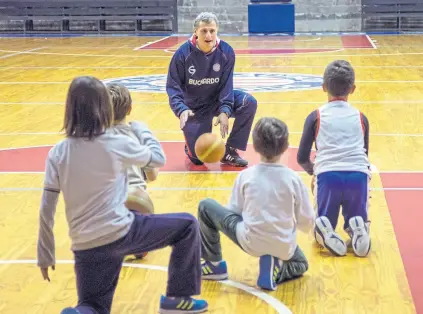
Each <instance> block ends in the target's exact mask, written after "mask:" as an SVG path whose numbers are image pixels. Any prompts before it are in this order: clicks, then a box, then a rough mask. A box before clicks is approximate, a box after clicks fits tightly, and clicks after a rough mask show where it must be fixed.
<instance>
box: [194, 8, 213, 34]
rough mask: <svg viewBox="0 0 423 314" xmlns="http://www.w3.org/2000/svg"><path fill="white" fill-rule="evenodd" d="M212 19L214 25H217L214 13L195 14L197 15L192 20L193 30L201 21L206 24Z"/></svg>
mask: <svg viewBox="0 0 423 314" xmlns="http://www.w3.org/2000/svg"><path fill="white" fill-rule="evenodd" d="M213 21H214V22H215V23H216V26H217V25H218V20H217V17H216V15H214V14H213V13H210V12H201V13H200V14H198V15H197V17H196V18H195V20H194V30H196V29H197V28H198V27H199V26H200V23H201V22H204V23H206V24H210V23H213Z"/></svg>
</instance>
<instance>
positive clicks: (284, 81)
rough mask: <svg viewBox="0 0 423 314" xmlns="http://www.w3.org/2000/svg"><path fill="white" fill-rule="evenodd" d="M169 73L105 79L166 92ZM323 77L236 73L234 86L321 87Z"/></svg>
mask: <svg viewBox="0 0 423 314" xmlns="http://www.w3.org/2000/svg"><path fill="white" fill-rule="evenodd" d="M166 78H167V75H164V74H158V75H140V76H131V77H122V78H114V79H107V80H103V82H105V83H120V84H123V85H125V86H126V87H128V89H129V90H130V91H131V92H159V93H165V92H166ZM322 82H323V79H322V78H321V77H320V76H317V75H309V74H295V73H253V72H242V73H234V88H236V89H240V90H243V91H246V92H283V91H296V90H309V89H319V88H321V86H322Z"/></svg>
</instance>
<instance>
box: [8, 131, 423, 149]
mask: <svg viewBox="0 0 423 314" xmlns="http://www.w3.org/2000/svg"><path fill="white" fill-rule="evenodd" d="M181 132H182V131H172V130H155V131H154V132H153V133H155V134H182V133H181ZM289 133H290V134H299V135H301V134H303V132H302V131H290V132H289ZM64 134H65V133H63V132H8V133H0V136H33V135H64ZM250 134H251V133H250ZM370 136H382V137H423V133H370ZM160 142H164V141H160ZM175 142H178V141H175ZM248 144H252V143H250V142H248ZM6 149H7V148H6ZM0 150H2V149H0Z"/></svg>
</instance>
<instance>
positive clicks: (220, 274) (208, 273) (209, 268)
mask: <svg viewBox="0 0 423 314" xmlns="http://www.w3.org/2000/svg"><path fill="white" fill-rule="evenodd" d="M201 278H202V279H204V280H225V279H228V267H227V265H226V262H225V261H221V262H220V263H219V265H217V266H215V265H213V263H212V262H210V261H204V262H202V263H201Z"/></svg>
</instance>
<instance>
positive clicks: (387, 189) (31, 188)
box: [0, 171, 423, 192]
mask: <svg viewBox="0 0 423 314" xmlns="http://www.w3.org/2000/svg"><path fill="white" fill-rule="evenodd" d="M296 172H297V173H298V172H299V171H296ZM0 173H1V172H0ZM171 173H175V172H168V173H166V174H171ZM185 173H186V174H191V173H193V172H185ZM195 173H197V171H196V172H195ZM207 173H210V172H207ZM225 173H233V174H234V175H237V174H238V172H235V171H225ZM382 173H383V172H382ZM203 174H204V173H203ZM306 189H307V190H310V188H306ZM42 190H43V188H34V187H29V188H19V187H9V188H0V192H33V191H42ZM148 190H149V191H174V192H177V191H208V192H212V191H232V187H226V188H225V187H187V186H186V187H149V188H148ZM370 190H371V191H379V192H380V191H423V187H390V188H383V187H382V188H370Z"/></svg>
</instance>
